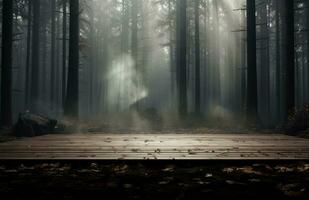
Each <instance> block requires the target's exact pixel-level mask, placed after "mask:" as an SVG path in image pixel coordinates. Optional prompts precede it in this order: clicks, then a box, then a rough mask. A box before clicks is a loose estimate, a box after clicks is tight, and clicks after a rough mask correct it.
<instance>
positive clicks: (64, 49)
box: [62, 0, 67, 105]
mask: <svg viewBox="0 0 309 200" xmlns="http://www.w3.org/2000/svg"><path fill="white" fill-rule="evenodd" d="M62 4H63V5H62V6H63V7H62V10H63V19H62V20H63V21H62V37H63V38H62V105H64V102H65V95H66V79H67V69H66V68H67V0H63V2H62Z"/></svg>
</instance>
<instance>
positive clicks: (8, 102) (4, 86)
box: [1, 0, 13, 127]
mask: <svg viewBox="0 0 309 200" xmlns="http://www.w3.org/2000/svg"><path fill="white" fill-rule="evenodd" d="M2 3H3V11H2V61H1V70H2V72H1V125H2V126H3V127H10V126H11V125H12V50H13V1H12V0H3V2H2Z"/></svg>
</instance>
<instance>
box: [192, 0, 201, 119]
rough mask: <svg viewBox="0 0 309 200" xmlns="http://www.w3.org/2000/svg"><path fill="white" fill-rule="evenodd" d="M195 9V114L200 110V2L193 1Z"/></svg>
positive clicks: (197, 0)
mask: <svg viewBox="0 0 309 200" xmlns="http://www.w3.org/2000/svg"><path fill="white" fill-rule="evenodd" d="M194 7H195V8H194V9H195V113H196V114H197V115H199V114H200V110H201V64H200V63H201V60H200V12H199V9H200V1H199V0H195V1H194Z"/></svg>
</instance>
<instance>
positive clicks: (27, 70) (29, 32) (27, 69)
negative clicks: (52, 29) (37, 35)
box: [25, 0, 32, 109]
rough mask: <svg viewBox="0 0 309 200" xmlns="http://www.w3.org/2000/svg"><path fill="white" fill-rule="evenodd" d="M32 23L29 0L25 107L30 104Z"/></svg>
mask: <svg viewBox="0 0 309 200" xmlns="http://www.w3.org/2000/svg"><path fill="white" fill-rule="evenodd" d="M31 25H32V2H31V0H28V24H27V26H28V27H27V50H26V51H27V52H26V78H25V107H26V109H28V106H29V91H30V87H29V86H30V56H31Z"/></svg>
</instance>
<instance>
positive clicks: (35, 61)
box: [30, 1, 41, 113]
mask: <svg viewBox="0 0 309 200" xmlns="http://www.w3.org/2000/svg"><path fill="white" fill-rule="evenodd" d="M32 6H33V27H32V70H31V89H30V90H31V93H30V101H31V102H30V104H31V110H32V112H35V113H36V112H39V105H38V104H39V62H40V54H39V52H40V7H41V2H40V1H32Z"/></svg>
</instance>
